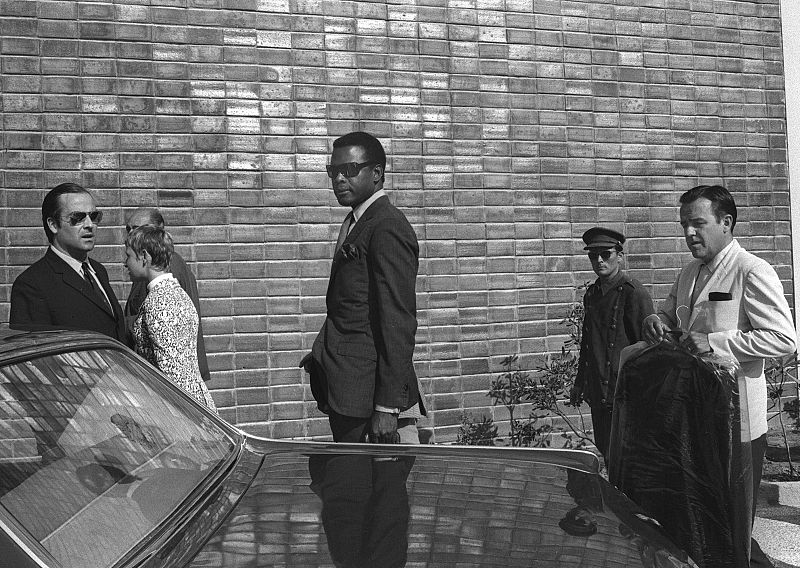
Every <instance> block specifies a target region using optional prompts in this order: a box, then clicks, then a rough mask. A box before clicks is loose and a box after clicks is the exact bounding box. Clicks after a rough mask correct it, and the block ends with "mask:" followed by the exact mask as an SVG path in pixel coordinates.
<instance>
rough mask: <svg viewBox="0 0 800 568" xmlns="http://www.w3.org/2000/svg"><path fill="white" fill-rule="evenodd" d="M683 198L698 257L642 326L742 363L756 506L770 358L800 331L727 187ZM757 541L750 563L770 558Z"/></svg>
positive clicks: (687, 231)
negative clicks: (747, 236)
mask: <svg viewBox="0 0 800 568" xmlns="http://www.w3.org/2000/svg"><path fill="white" fill-rule="evenodd" d="M680 203H681V209H680V219H681V226H682V227H683V233H684V236H685V238H686V244H687V245H688V247H689V250H690V251H691V253H692V256H693V257H694V258H695V260H693V261H692V262H690V263H689V264H688V265H687V266H685V267H684V268H683V269H682V270H681V273H680V275H679V276H678V280H677V282H675V284H674V285H673V286H672V290H671V291H670V293H669V296H668V297H667V299H666V300H665V301H664V303H663V305H662V307H661V309H660V310H659V312H658V314H654V315H651V316H648V317H647V318H646V319H645V320H644V322H643V324H642V327H643V330H642V333H643V336H644V338H645V340H646V341H647V342H648V343H657V342H659V341H661V340H662V339H663V338H664V336H665V334H666V333H667V332H668V331H670V330H680V331H681V332H682V334H681V337H680V342H681V344H682V345H683V346H684V347H686V348H688V349H689V350H690V351H693V352H695V353H708V352H711V351H713V352H714V353H715V354H718V355H720V356H722V357H728V358H731V359H734V360H736V361H737V362H738V363H739V364H740V366H741V370H742V373H743V374H744V376H745V381H746V387H747V410H748V419H749V428H747V429H743V431H742V441H743V442H751V448H752V459H753V485H754V487H753V489H754V491H753V499H754V502H753V511H755V500H756V498H757V496H758V485H759V483H760V480H761V466H762V463H763V459H764V452H765V450H766V433H767V385H766V379H765V377H764V362H765V360H766V359H769V358H770V357H782V356H785V355H789V354H791V353H794V351H795V350H796V348H797V346H796V343H797V335H796V333H795V329H794V324H793V322H792V315H791V312H790V311H789V305H788V303H787V302H786V298H785V297H784V290H783V285H782V284H781V281H780V279H779V278H778V275H777V273H776V272H775V270H774V269H773V268H772V266H771V265H770V264H769V263H768V262H766V261H765V260H763V259H760V258H758V257H757V256H755V255H753V254H751V253H749V252H747V251H746V250H744V249H743V248H742V247H741V246H740V245H739V243H738V242H737V241H736V239H734V238H733V229H734V227H735V225H736V203H735V201H734V199H733V196H731V194H730V193H729V192H728V190H727V189H725V188H724V187H722V186H719V185H712V186H709V185H701V186H698V187H694V188H692V189H690V190H689V191H687V192H686V193H684V194H683V195H682V196H681V198H680ZM742 407H744V404H742ZM751 546H752V552H751V566H771V563H770V561H769V559H767V558H766V556H765V555H764V554H763V552H761V549H760V548H759V547H758V545H757V544H756V543H755V541H753V543H752V545H751Z"/></svg>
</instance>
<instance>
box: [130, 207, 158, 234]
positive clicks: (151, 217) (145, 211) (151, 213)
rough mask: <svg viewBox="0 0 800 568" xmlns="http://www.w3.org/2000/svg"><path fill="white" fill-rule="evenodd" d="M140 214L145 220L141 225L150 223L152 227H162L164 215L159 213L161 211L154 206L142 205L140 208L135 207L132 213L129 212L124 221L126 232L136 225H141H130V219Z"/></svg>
mask: <svg viewBox="0 0 800 568" xmlns="http://www.w3.org/2000/svg"><path fill="white" fill-rule="evenodd" d="M138 214H141V215H143V216H144V218H145V219H146V220H147V222H146V223H142V224H141V225H152V226H154V227H161V228H162V229H163V228H164V216H163V215H162V214H161V211H159V210H158V209H156V208H155V207H143V208H142V209H136V210H135V211H134V212H133V213H131V214H130V215H129V217H128V219H127V222H126V223H125V228H126V229H127V230H128V232H130V231H132V230H133V229H135V228H136V227H139V226H141V225H131V224H130V220H131V218H132V217H134V216H138Z"/></svg>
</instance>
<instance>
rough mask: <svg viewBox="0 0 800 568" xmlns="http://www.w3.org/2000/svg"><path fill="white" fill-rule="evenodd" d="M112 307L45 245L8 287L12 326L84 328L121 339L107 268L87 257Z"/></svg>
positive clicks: (121, 325)
mask: <svg viewBox="0 0 800 568" xmlns="http://www.w3.org/2000/svg"><path fill="white" fill-rule="evenodd" d="M89 263H90V264H91V265H92V268H93V269H94V272H95V274H97V279H98V280H100V284H101V285H102V286H103V290H105V292H106V296H108V299H109V301H110V302H111V308H109V307H108V304H106V302H105V301H104V300H103V299H101V298H100V297H99V296H98V295H97V293H95V292H93V291H92V289H91V288H90V287H89V284H88V283H87V282H86V281H85V280H84V279H83V278H82V277H81V276H80V275H79V274H78V273H77V272H75V270H73V269H72V267H70V266H69V265H68V264H67V263H66V262H64V261H63V260H62V259H61V258H59V256H58V255H57V254H56V253H54V252H53V251H52V250H51V249H50V248H48V249H47V252H46V253H45V255H44V257H42V258H41V259H39V260H37V261H36V262H34V263H33V264H32V265H31V266H29V267H28V268H27V269H26V270H25V271H24V272H23V273H22V274H20V275H19V276H18V277H17V279H16V280H15V281H14V285H13V286H12V287H11V316H10V319H9V325H10V326H11V327H13V328H15V329H27V330H42V329H84V330H89V331H97V332H99V333H102V334H105V335H108V336H109V337H113V338H114V339H117V340H119V341H122V342H123V343H127V341H126V335H127V334H126V332H125V319H124V317H123V315H122V309H120V307H119V302H118V301H117V297H116V296H115V295H114V290H113V289H112V288H111V284H110V283H109V281H108V272H106V269H105V267H104V266H103V265H102V264H100V263H99V262H97V261H96V260H92V259H91V258H90V259H89Z"/></svg>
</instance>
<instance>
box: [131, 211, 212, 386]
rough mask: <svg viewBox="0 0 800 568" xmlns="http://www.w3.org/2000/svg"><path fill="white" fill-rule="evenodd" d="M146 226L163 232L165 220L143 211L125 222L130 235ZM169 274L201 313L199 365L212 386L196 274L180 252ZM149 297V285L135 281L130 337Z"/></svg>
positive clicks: (202, 373) (198, 342)
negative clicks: (136, 229) (143, 304)
mask: <svg viewBox="0 0 800 568" xmlns="http://www.w3.org/2000/svg"><path fill="white" fill-rule="evenodd" d="M142 225H151V226H153V227H159V228H161V229H163V228H164V217H163V216H162V215H161V213H160V212H159V210H158V209H154V208H151V207H142V208H139V209H136V210H135V211H134V212H133V213H131V214H130V215H129V216H128V218H127V220H126V221H125V230H126V231H127V232H129V233H130V232H131V231H132V230H133V229H135V228H136V227H140V226H142ZM169 271H170V272H171V273H172V275H173V276H174V277H175V279H176V280H177V281H178V283H179V284H180V285H181V288H183V289H184V291H185V292H186V293H187V294H188V295H189V298H191V300H192V303H193V304H194V308H195V309H196V310H197V316H198V317H199V318H200V324H199V325H198V326H197V362H198V363H199V365H200V376H201V377H203V381H205V382H208V381H209V380H210V379H211V374H210V372H209V370H208V358H207V357H206V344H205V341H204V340H203V322H202V316H201V313H200V294H199V293H198V291H197V280H195V278H194V274H192V271H191V270H190V269H189V266H188V265H187V264H186V261H185V260H183V257H182V256H181V255H179V254H178V253H177V252H173V253H172V256H171V257H170V261H169ZM145 296H147V281H146V280H134V281H133V286H131V291H130V293H129V294H128V301H127V302H125V327H126V328H127V330H128V333H129V334H131V333H133V322H134V321H135V320H136V316H137V315H138V314H139V308H141V307H142V303H143V302H144V298H145Z"/></svg>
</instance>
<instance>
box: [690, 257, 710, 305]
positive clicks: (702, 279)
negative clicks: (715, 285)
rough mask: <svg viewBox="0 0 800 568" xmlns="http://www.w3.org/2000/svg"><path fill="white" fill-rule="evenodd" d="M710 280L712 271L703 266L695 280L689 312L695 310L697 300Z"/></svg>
mask: <svg viewBox="0 0 800 568" xmlns="http://www.w3.org/2000/svg"><path fill="white" fill-rule="evenodd" d="M710 278H711V271H710V270H709V269H708V266H706V265H705V264H701V265H700V270H699V271H698V272H697V278H695V280H694V288H693V289H692V302H691V305H690V306H689V310H693V309H694V305H695V303H697V299H698V298H699V297H700V292H702V291H703V288H705V287H706V284H707V283H708V280H709V279H710Z"/></svg>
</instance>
